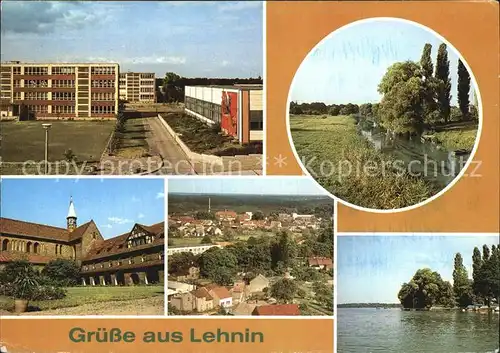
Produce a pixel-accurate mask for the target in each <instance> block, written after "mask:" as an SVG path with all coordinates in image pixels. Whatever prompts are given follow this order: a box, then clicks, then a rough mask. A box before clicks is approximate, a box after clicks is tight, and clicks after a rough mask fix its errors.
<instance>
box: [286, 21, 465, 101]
mask: <svg viewBox="0 0 500 353" xmlns="http://www.w3.org/2000/svg"><path fill="white" fill-rule="evenodd" d="M425 43H430V44H431V45H432V53H431V57H432V61H433V63H434V65H435V63H436V55H437V50H438V47H439V45H440V44H441V43H442V40H441V39H440V38H439V37H438V36H436V35H435V34H434V32H431V31H429V30H427V29H424V28H422V27H420V26H418V25H415V24H413V23H410V22H401V21H398V20H395V19H385V20H381V19H377V20H375V21H369V22H367V21H364V22H357V23H355V24H353V25H351V26H348V27H344V28H342V29H339V30H337V31H335V32H334V33H333V34H332V35H331V36H329V37H327V38H326V39H325V40H324V41H323V42H321V44H319V45H318V46H316V47H315V48H314V49H313V50H312V51H311V53H310V54H309V56H308V57H307V58H306V59H305V60H304V61H303V63H302V65H301V66H300V68H299V70H298V71H297V73H296V76H295V79H294V84H293V87H292V91H291V99H292V101H298V102H325V103H326V104H333V103H336V104H345V103H356V104H362V103H376V102H378V101H380V98H381V96H380V95H379V94H378V92H377V86H378V84H379V83H380V81H381V79H382V77H383V76H384V74H385V73H386V72H387V68H388V67H389V66H390V65H392V64H394V63H395V62H401V61H406V60H412V61H420V57H421V55H422V50H423V48H424V45H425ZM452 44H453V43H452ZM448 58H449V60H450V73H451V80H452V88H451V95H452V104H456V97H457V74H456V72H457V65H458V58H459V57H458V55H457V53H456V51H455V49H454V48H451V47H450V46H448Z"/></svg>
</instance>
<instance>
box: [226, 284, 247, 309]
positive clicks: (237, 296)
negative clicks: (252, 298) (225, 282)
mask: <svg viewBox="0 0 500 353" xmlns="http://www.w3.org/2000/svg"><path fill="white" fill-rule="evenodd" d="M230 292H231V295H232V297H233V304H238V303H241V302H244V301H245V299H246V283H245V282H243V281H241V282H236V283H235V284H234V286H233V288H231V290H230Z"/></svg>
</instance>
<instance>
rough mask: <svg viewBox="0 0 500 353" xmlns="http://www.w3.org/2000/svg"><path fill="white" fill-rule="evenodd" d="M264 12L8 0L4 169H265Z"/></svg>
mask: <svg viewBox="0 0 500 353" xmlns="http://www.w3.org/2000/svg"><path fill="white" fill-rule="evenodd" d="M262 14H263V5H262V2H260V1H248V2H245V1H242V2H240V1H224V2H215V1H93V2H68V1H35V2H31V1H9V2H6V3H3V4H2V13H1V19H2V21H1V22H2V31H1V42H2V53H1V65H0V67H1V88H2V90H1V97H0V99H1V101H0V106H1V109H0V110H1V121H0V127H1V140H0V147H1V155H2V160H1V162H2V163H1V168H2V174H3V175H19V174H21V175H27V174H29V175H151V174H152V175H172V174H181V175H186V174H188V175H195V174H231V175H241V174H245V175H247V174H248V175H260V174H262V151H263V147H262V145H263V108H262V107H263V96H262V92H263V80H262V70H263V59H262V58H263V54H262V43H263V41H262V37H263V32H262ZM27 18H28V19H29V21H26V20H25V19H27ZM20 24H22V25H20ZM124 24H126V25H125V26H124Z"/></svg>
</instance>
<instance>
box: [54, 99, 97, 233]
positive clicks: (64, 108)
mask: <svg viewBox="0 0 500 353" xmlns="http://www.w3.org/2000/svg"><path fill="white" fill-rule="evenodd" d="M52 112H54V113H63V114H74V113H75V106H74V105H54V106H53V107H52ZM94 239H95V238H94Z"/></svg>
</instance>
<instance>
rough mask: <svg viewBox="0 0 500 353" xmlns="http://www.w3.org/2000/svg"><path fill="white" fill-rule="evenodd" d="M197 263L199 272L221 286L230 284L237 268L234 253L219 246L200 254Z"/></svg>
mask: <svg viewBox="0 0 500 353" xmlns="http://www.w3.org/2000/svg"><path fill="white" fill-rule="evenodd" d="M199 264H200V274H201V275H202V276H203V277H206V278H209V279H211V280H212V281H213V282H215V283H217V284H219V285H221V286H225V285H231V284H232V283H233V277H234V275H235V274H236V272H237V269H238V260H237V258H236V257H235V256H234V254H233V253H232V252H231V251H228V250H226V249H219V248H211V249H209V250H207V251H205V252H204V253H203V254H201V255H200V259H199Z"/></svg>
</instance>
